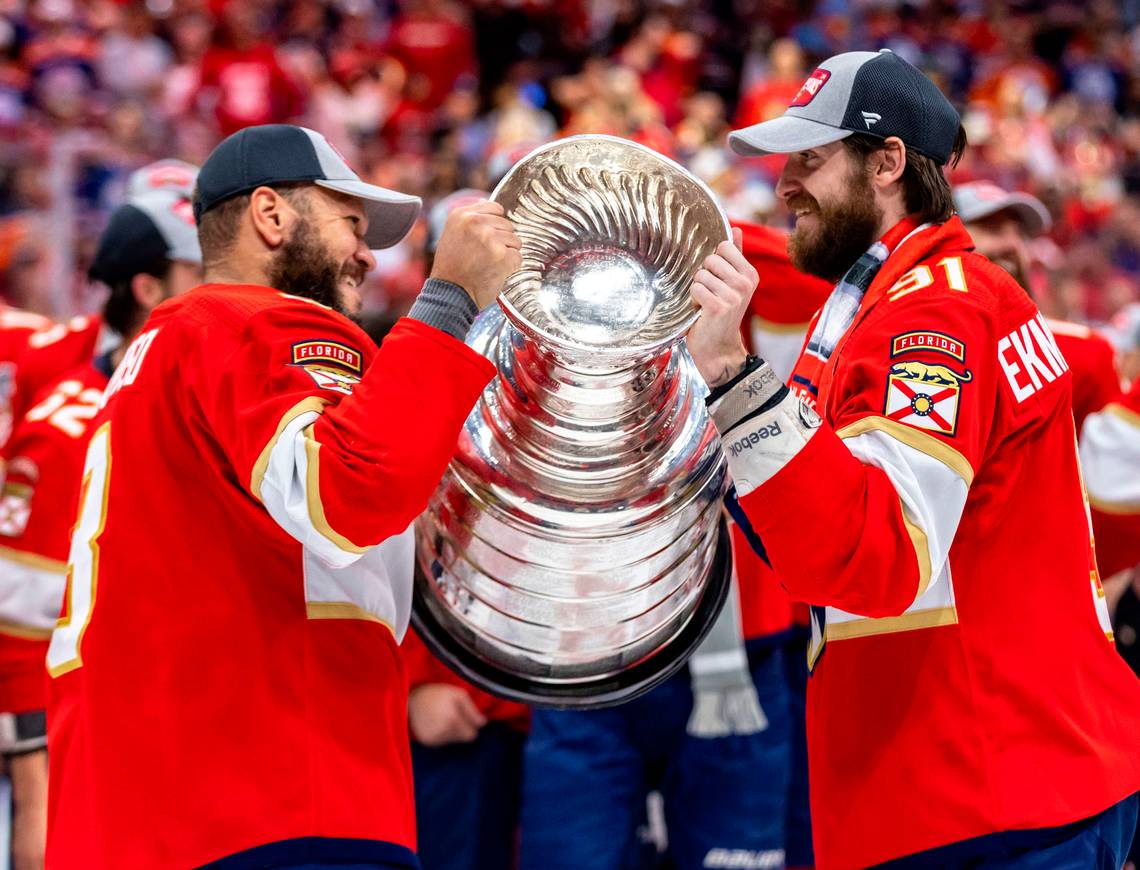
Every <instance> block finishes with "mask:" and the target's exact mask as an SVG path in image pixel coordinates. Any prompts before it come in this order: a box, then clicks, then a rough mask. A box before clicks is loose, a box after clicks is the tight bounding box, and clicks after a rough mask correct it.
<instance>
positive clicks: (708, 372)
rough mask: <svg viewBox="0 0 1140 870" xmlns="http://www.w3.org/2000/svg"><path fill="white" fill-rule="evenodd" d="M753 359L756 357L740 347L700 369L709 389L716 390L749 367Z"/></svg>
mask: <svg viewBox="0 0 1140 870" xmlns="http://www.w3.org/2000/svg"><path fill="white" fill-rule="evenodd" d="M752 359H754V357H750V356H749V355H748V354H747V352H745V350H744V348H740V350H739V351H734V352H732V353H729V354H725V355H723V356H720V357H717V358H716V359H715V360H713V361H712V362H711V363H708V364H706V365H705V366H703V367H701V368H700V369H699V371H700V373H701V377H702V378H704V381H705V383H706V384H708V387H709V389H710V390H715V389H716V388H717V387H720V386H723V385H724V384H726V383H728V382H729V381H731V380H732V379H733V378H735V377H738V376H739V375H740V374H741V373H742V372H743V371H744V370H745V369H746V368H747V367H748V365H749V363H750V361H751V360H752Z"/></svg>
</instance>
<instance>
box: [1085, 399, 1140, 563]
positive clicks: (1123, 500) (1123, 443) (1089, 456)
mask: <svg viewBox="0 0 1140 870" xmlns="http://www.w3.org/2000/svg"><path fill="white" fill-rule="evenodd" d="M1081 464H1082V466H1083V468H1084V473H1085V486H1086V487H1087V488H1088V494H1089V502H1090V503H1091V505H1092V519H1093V532H1094V533H1095V534H1094V537H1095V539H1096V557H1097V563H1098V564H1099V565H1100V569H1101V571H1102V572H1103V573H1104V576H1105V577H1110V576H1112V575H1113V574H1115V573H1117V572H1118V571H1123V570H1124V569H1126V568H1132V567H1134V566H1136V565H1140V380H1136V381H1134V382H1133V383H1132V389H1130V390H1129V391H1128V392H1127V393H1126V394H1125V395H1123V396H1120V397H1119V398H1118V399H1117V400H1116V401H1115V402H1112V403H1110V404H1108V405H1107V406H1105V408H1104V409H1103V410H1102V411H1099V412H1097V413H1095V414H1093V415H1091V416H1090V417H1089V418H1088V420H1087V421H1086V422H1085V428H1084V431H1082V432H1081Z"/></svg>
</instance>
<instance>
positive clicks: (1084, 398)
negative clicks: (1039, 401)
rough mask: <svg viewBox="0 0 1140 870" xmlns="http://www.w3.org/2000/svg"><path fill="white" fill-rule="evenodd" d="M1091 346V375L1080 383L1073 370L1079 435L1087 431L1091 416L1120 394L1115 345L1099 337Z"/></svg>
mask: <svg viewBox="0 0 1140 870" xmlns="http://www.w3.org/2000/svg"><path fill="white" fill-rule="evenodd" d="M1088 344H1089V360H1088V372H1087V373H1086V374H1085V376H1084V377H1082V378H1080V379H1079V380H1078V379H1077V375H1078V372H1077V370H1076V368H1074V369H1073V376H1074V379H1073V417H1074V418H1075V419H1076V423H1077V431H1078V432H1080V431H1081V430H1082V429H1083V428H1084V423H1085V420H1086V419H1088V415H1089V414H1092V413H1094V412H1095V411H1099V410H1100V409H1101V408H1103V407H1104V406H1105V405H1107V404H1108V403H1109V402H1111V401H1112V400H1113V399H1115V398H1116V397H1117V396H1118V395H1119V394H1120V374H1119V373H1118V372H1117V370H1116V353H1115V351H1114V350H1113V348H1112V345H1111V344H1109V343H1108V341H1106V340H1105V339H1104V338H1102V337H1100V336H1099V335H1096V334H1095V333H1093V335H1092V337H1091V338H1090V339H1089V342H1088Z"/></svg>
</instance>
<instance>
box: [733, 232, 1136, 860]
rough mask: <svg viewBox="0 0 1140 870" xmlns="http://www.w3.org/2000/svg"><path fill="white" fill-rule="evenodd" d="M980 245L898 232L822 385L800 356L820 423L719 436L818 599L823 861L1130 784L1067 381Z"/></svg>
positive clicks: (816, 688)
mask: <svg viewBox="0 0 1140 870" xmlns="http://www.w3.org/2000/svg"><path fill="white" fill-rule="evenodd" d="M972 248H973V243H972V241H971V239H970V237H969V235H968V234H967V233H966V231H965V230H964V228H963V227H962V225H961V223H960V221H959V220H958V219H957V218H954V219H952V220H951V221H949V222H947V223H946V224H943V225H940V226H929V227H924V228H920V229H918V230H916V231H914V232H912V233H910V234H909V236H907V238H906V239H905V240H903V241H902V242H901V243H900V244H899V246H898V248H897V249H896V250H895V251H894V253H893V254H892V255H891V256H890V257H889V259H888V260H887V261H886V263H885V264H884V266H883V267H882V269H881V270H880V272H879V273H878V275H877V276H876V278H875V280H874V282H873V283H872V285H871V287H870V288H869V290H868V292H867V293H866V295H865V296H864V298H863V301H862V304H861V306H860V308H859V310H858V313H857V314H856V316H855V319H854V322H853V323H852V324H851V325H850V327H849V328H848V329H847V331H846V332H845V333H844V334H843V336H842V337H841V338H840V339H839V341H838V344H837V345H836V347H835V349H834V351H833V353H832V354H831V355H830V357H829V360H828V362H827V363H826V365H825V367H824V368H823V369H822V373H821V374H820V375H819V377H818V378H816V377H815V375H816V371H815V365H813V360H812V359H810V358H809V354H808V353H805V354H804V356H803V357H802V358H801V362H800V364H799V365H801V366H802V367H803V372H804V374H805V376H806V377H805V380H807V381H811V382H813V383H815V384H817V385H818V396H812V394H811V392H810V390H805V391H804V398H805V399H808V400H809V401H810V400H813V399H814V400H815V403H816V407H817V408H818V411H819V415H820V416H821V417H822V418H823V419H822V422H820V421H819V420H818V419H816V420H814V422H813V421H812V419H811V416H812V415H811V414H810V412H808V411H800V412H799V414H800V416H801V417H802V426H803V427H804V428H803V430H802V431H803V432H805V433H807V434H806V435H804V436H803V440H802V441H801V442H799V445H800V446H795V447H787V452H783V451H784V450H785V447H786V446H787V445H789V444H791V443H792V441H790V440H789V439H788V437H787V433H786V432H781V431H775V430H771V431H766V432H765V433H763V434H761V433H760V432H759V431H758V429H757V427H759V426H761V425H763V422H764V420H766V419H767V418H766V417H761V418H756V420H754V421H753V422H752V423H751V424H741V426H740V427H739V428H738V430H737V432H738V433H739V432H740V431H744V432H747V433H749V434H746V435H745V436H744V437H740V436H739V434H738V435H737V436H735V437H736V439H737V440H736V441H732V438H733V437H734V436H732V435H730V436H729V437H728V439H726V449H727V450H728V451H729V462H730V466H733V475H734V477H735V478H736V480H737V486H738V489H740V490H741V492H742V498H741V504H742V507H743V508H744V510H745V512H746V513H747V515H748V517H749V519H750V521H751V522H752V524H753V526H754V528H755V531H756V532H757V533H759V535H760V537H761V539H762V540H763V542H764V544H765V546H766V547H767V550H768V553H769V555H770V556H771V558H772V562H773V566H774V568H775V570H776V572H777V574H778V576H779V577H780V579H781V580H782V581H783V582H784V583H785V585H786V586H787V587H788V589H789V591H790V592H791V594H792V595H793V597H794V598H797V599H800V600H804V601H807V602H810V603H812V604H813V605H818V606H817V607H815V608H814V609H813V633H814V638H813V646H814V648H813V650H812V653H813V661H814V673H813V676H812V679H811V680H810V681H809V689H808V692H809V697H808V743H809V761H810V777H811V795H812V797H811V801H812V822H813V826H814V829H815V844H816V856H817V859H818V862H819V866H821V867H825V868H829V867H865V866H868V865H870V864H875V863H878V862H882V861H886V860H888V859H892V858H896V857H899V856H903V855H908V854H912V853H915V852H919V851H922V850H925V849H930V848H933V847H937V846H941V845H944V844H948V843H952V842H957V841H961V840H965V839H969V838H972V837H977V836H980V835H984V834H988V833H991V832H995V831H1003V830H1014V829H1028V828H1041V827H1050V826H1056V825H1061V824H1065V823H1068V822H1072V821H1076V820H1079V819H1083V818H1086V817H1089V816H1092V815H1094V814H1096V813H1098V812H1100V811H1101V810H1104V809H1105V808H1107V807H1109V806H1110V805H1112V804H1114V803H1116V802H1117V801H1120V800H1121V799H1123V798H1124V797H1126V796H1128V795H1130V794H1132V793H1133V792H1135V791H1137V789H1138V788H1140V683H1138V682H1137V680H1136V677H1135V676H1134V675H1133V674H1132V673H1131V672H1130V671H1129V670H1128V668H1127V666H1126V665H1125V663H1124V662H1123V660H1121V659H1120V657H1119V656H1118V655H1116V653H1115V651H1114V649H1113V647H1112V644H1111V643H1110V637H1111V633H1110V627H1109V624H1108V613H1107V609H1106V607H1105V602H1104V597H1103V592H1102V591H1101V589H1100V584H1099V579H1098V575H1097V572H1096V565H1095V562H1094V560H1093V558H1092V555H1091V545H1090V532H1089V524H1088V517H1087V511H1086V508H1085V503H1084V498H1083V495H1082V490H1081V483H1080V475H1079V469H1078V464H1077V455H1076V442H1075V439H1074V436H1073V422H1072V410H1071V391H1072V378H1071V375H1070V373H1069V371H1068V366H1067V364H1066V363H1065V360H1064V358H1063V356H1062V355H1061V353H1060V351H1059V350H1058V349H1057V346H1056V344H1055V342H1054V341H1053V339H1052V337H1051V334H1050V332H1049V329H1048V327H1047V326H1046V325H1045V322H1044V319H1043V318H1042V317H1041V315H1040V314H1039V313H1038V311H1037V309H1036V307H1035V306H1034V304H1033V303H1032V301H1031V300H1030V299H1029V298H1028V297H1027V296H1026V295H1025V294H1024V293H1023V292H1022V291H1021V289H1020V288H1019V287H1018V286H1017V285H1016V284H1015V283H1014V282H1013V280H1012V279H1011V278H1010V277H1009V276H1008V275H1007V274H1006V273H1004V272H1003V271H1001V270H1000V269H999V268H997V267H996V266H994V265H993V264H992V263H990V262H989V261H988V260H985V259H984V258H982V257H980V256H977V255H976V254H974V253H973V252H972ZM797 383H798V382H797ZM786 401H794V400H791V399H789V400H786ZM789 407H790V406H789ZM787 413H789V414H791V413H792V412H791V411H788V412H787ZM795 419H800V418H795ZM782 425H783V428H784V429H785V430H787V429H791V428H793V425H795V424H793V422H792V418H791V417H789V418H788V419H787V420H785V421H784V422H783V424H782ZM749 426H750V427H751V428H748V427H749ZM813 427H814V428H813ZM753 430H755V431H753ZM797 431H800V430H797ZM768 439H770V440H768ZM761 444H762V445H763V446H760V445H761ZM733 463H735V466H734V465H733ZM749 479H750V480H751V481H752V482H751V483H750V484H749V485H747V486H744V487H742V485H741V481H742V480H749Z"/></svg>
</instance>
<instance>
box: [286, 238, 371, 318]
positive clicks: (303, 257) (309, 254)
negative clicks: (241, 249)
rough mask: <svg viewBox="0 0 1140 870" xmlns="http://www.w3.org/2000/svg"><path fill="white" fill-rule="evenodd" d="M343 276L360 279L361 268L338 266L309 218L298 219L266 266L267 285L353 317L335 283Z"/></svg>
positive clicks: (362, 275) (361, 276) (362, 272)
mask: <svg viewBox="0 0 1140 870" xmlns="http://www.w3.org/2000/svg"><path fill="white" fill-rule="evenodd" d="M343 277H353V278H356V279H357V283H358V284H359V283H360V281H361V280H362V279H363V278H364V270H363V269H362V268H360V267H359V266H354V265H349V264H346V265H344V266H341V265H338V263H337V262H336V260H335V259H334V258H333V257H332V256H330V254H329V253H328V251H327V250H326V249H325V246H324V244H323V243H322V242H321V239H320V236H319V234H318V233H317V232H316V229H315V228H314V226H313V224H312V222H311V221H309V220H300V221H298V222H297V223H296V224H295V225H294V227H293V232H292V233H291V234H290V236H289V238H288V239H286V240H285V241H284V243H282V245H281V248H280V249H279V250H278V251H277V255H276V256H275V257H274V259H273V264H272V265H271V266H270V268H269V284H270V286H271V287H274V288H276V289H277V290H280V291H281V292H282V293H288V294H289V295H290V296H300V297H302V298H304V299H311V300H313V301H314V302H319V303H320V304H321V305H325V306H327V307H329V308H331V309H332V310H333V311H336V312H337V313H339V314H343V315H344V316H345V317H348V318H350V319H355V318H354V316H353V312H351V311H350V310H349V308H348V306H347V304H346V302H345V299H344V298H343V296H342V295H341V293H340V289H339V287H338V284H339V282H340V279H341V278H343Z"/></svg>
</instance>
